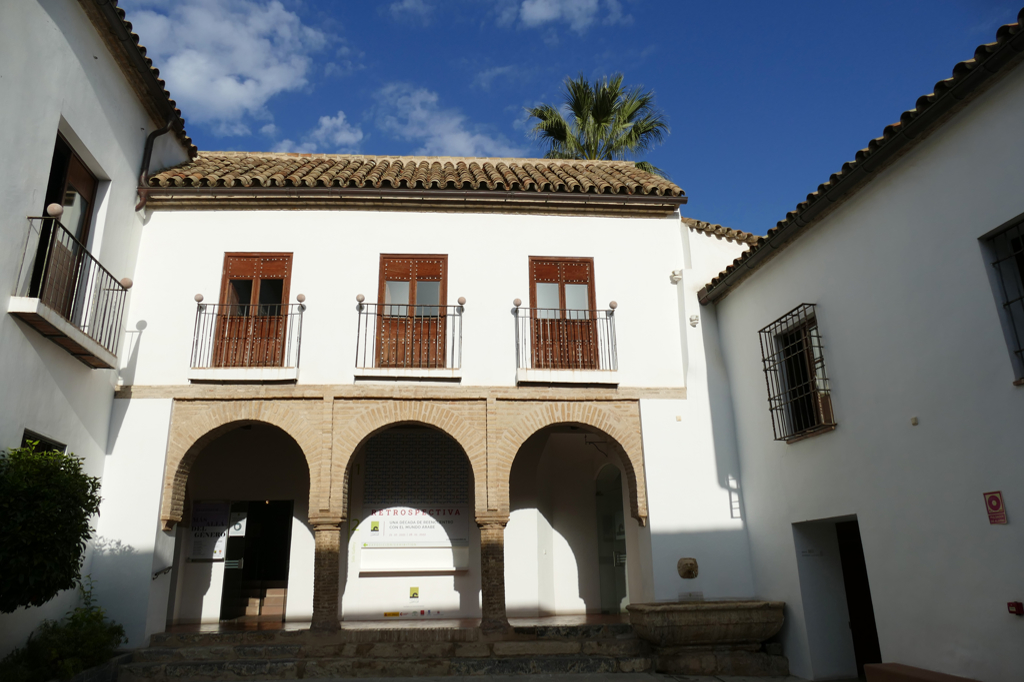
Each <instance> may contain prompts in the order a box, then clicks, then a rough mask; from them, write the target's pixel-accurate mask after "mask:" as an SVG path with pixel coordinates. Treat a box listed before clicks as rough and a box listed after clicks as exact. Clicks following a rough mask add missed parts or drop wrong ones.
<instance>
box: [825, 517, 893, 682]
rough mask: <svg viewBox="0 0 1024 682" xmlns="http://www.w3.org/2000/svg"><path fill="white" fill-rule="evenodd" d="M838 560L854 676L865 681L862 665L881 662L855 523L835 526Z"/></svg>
mask: <svg viewBox="0 0 1024 682" xmlns="http://www.w3.org/2000/svg"><path fill="white" fill-rule="evenodd" d="M836 537H837V538H838V540H839V557H840V562H841V563H842V567H843V585H844V587H845V588H846V607H847V609H848V610H849V612H850V634H851V635H852V637H853V655H854V658H855V659H856V661H857V675H858V676H859V677H860V678H861V679H863V678H864V664H865V663H881V662H882V650H881V648H880V647H879V645H878V629H877V627H875V610H874V607H873V606H872V604H871V587H870V586H869V585H868V569H867V564H866V563H865V561H864V547H863V545H862V544H861V541H860V526H859V525H858V523H857V522H856V521H840V522H839V523H837V524H836Z"/></svg>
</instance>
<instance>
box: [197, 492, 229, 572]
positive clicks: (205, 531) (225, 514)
mask: <svg viewBox="0 0 1024 682" xmlns="http://www.w3.org/2000/svg"><path fill="white" fill-rule="evenodd" d="M230 515H231V505H230V504H228V503H227V502H193V503H192V548H191V551H190V552H189V555H188V558H189V560H190V561H223V560H224V548H225V547H226V546H227V542H228V528H229V527H230V522H229V521H230Z"/></svg>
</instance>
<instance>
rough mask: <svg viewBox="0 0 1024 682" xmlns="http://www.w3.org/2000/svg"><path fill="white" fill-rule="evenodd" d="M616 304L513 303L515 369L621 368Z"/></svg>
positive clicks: (609, 369)
mask: <svg viewBox="0 0 1024 682" xmlns="http://www.w3.org/2000/svg"><path fill="white" fill-rule="evenodd" d="M518 302H519V301H518V299H517V300H516V303H518ZM615 307H616V304H615V303H614V302H613V303H612V304H611V307H610V308H609V309H607V310H597V309H567V308H525V307H522V306H520V305H514V307H513V308H512V315H513V316H514V317H515V326H516V369H545V370H604V371H615V370H618V368H619V360H618V348H617V342H616V339H615Z"/></svg>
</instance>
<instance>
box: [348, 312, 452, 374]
mask: <svg viewBox="0 0 1024 682" xmlns="http://www.w3.org/2000/svg"><path fill="white" fill-rule="evenodd" d="M356 301H357V306H356V311H357V314H358V323H357V327H356V379H357V380H360V379H361V380H366V379H375V380H384V381H400V380H412V381H424V380H425V381H452V382H457V381H460V380H461V378H462V374H461V370H462V314H463V312H464V310H465V304H466V299H465V298H459V305H396V304H377V303H364V301H365V298H364V297H363V295H362V294H360V295H359V296H357V297H356Z"/></svg>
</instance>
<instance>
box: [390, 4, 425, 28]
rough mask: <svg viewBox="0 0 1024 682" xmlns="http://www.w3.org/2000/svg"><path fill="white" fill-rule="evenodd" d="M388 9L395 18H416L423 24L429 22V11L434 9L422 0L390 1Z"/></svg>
mask: <svg viewBox="0 0 1024 682" xmlns="http://www.w3.org/2000/svg"><path fill="white" fill-rule="evenodd" d="M388 9H390V10H391V16H392V17H394V18H395V19H403V20H408V19H416V20H418V21H422V22H423V23H424V24H426V23H429V22H430V13H431V12H433V11H434V7H433V5H428V4H427V3H426V2H424V0H400V2H393V3H391V6H390V7H389V8H388Z"/></svg>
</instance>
